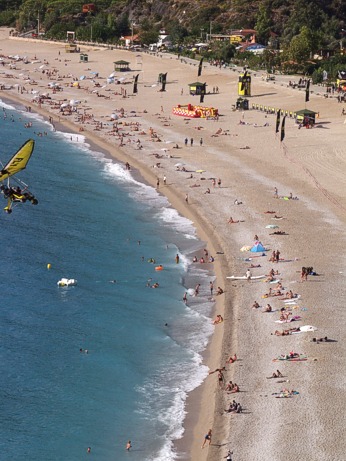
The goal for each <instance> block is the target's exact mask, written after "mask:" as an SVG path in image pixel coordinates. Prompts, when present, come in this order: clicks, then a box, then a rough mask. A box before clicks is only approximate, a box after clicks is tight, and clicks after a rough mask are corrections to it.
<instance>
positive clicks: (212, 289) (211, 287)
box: [209, 282, 214, 296]
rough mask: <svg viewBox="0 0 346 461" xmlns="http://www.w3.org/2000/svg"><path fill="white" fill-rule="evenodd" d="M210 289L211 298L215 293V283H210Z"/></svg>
mask: <svg viewBox="0 0 346 461" xmlns="http://www.w3.org/2000/svg"><path fill="white" fill-rule="evenodd" d="M209 287H210V296H213V291H214V284H213V282H209Z"/></svg>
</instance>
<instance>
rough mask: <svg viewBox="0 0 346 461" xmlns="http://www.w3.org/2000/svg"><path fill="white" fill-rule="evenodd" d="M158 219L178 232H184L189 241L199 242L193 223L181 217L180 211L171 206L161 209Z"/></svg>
mask: <svg viewBox="0 0 346 461" xmlns="http://www.w3.org/2000/svg"><path fill="white" fill-rule="evenodd" d="M156 218H157V219H158V220H159V221H163V223H164V224H166V225H168V226H170V227H171V228H173V229H175V230H176V231H178V232H182V233H183V234H184V235H185V237H186V238H187V239H193V240H197V236H196V229H195V227H194V226H193V223H192V221H191V220H190V219H187V218H185V217H184V216H181V215H180V214H179V213H178V211H177V210H176V209H174V208H172V207H171V206H168V207H165V208H162V209H160V210H159V212H158V213H157V215H156Z"/></svg>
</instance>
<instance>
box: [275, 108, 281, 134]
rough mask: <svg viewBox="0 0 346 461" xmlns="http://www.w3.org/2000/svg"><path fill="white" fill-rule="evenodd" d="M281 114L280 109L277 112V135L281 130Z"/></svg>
mask: <svg viewBox="0 0 346 461" xmlns="http://www.w3.org/2000/svg"><path fill="white" fill-rule="evenodd" d="M280 113H281V109H279V110H278V111H277V112H276V129H275V133H278V132H279V128H280Z"/></svg>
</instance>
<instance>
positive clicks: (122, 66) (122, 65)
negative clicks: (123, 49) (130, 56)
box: [114, 60, 130, 72]
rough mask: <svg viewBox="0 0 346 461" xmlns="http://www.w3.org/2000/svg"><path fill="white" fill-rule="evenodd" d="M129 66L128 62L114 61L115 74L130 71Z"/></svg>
mask: <svg viewBox="0 0 346 461" xmlns="http://www.w3.org/2000/svg"><path fill="white" fill-rule="evenodd" d="M129 64H130V63H129V62H128V61H123V60H120V61H115V62H114V70H115V71H117V72H126V71H127V70H130V67H129Z"/></svg>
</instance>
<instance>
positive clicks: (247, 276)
mask: <svg viewBox="0 0 346 461" xmlns="http://www.w3.org/2000/svg"><path fill="white" fill-rule="evenodd" d="M246 280H247V281H248V282H250V280H251V271H250V269H248V270H247V271H246Z"/></svg>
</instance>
